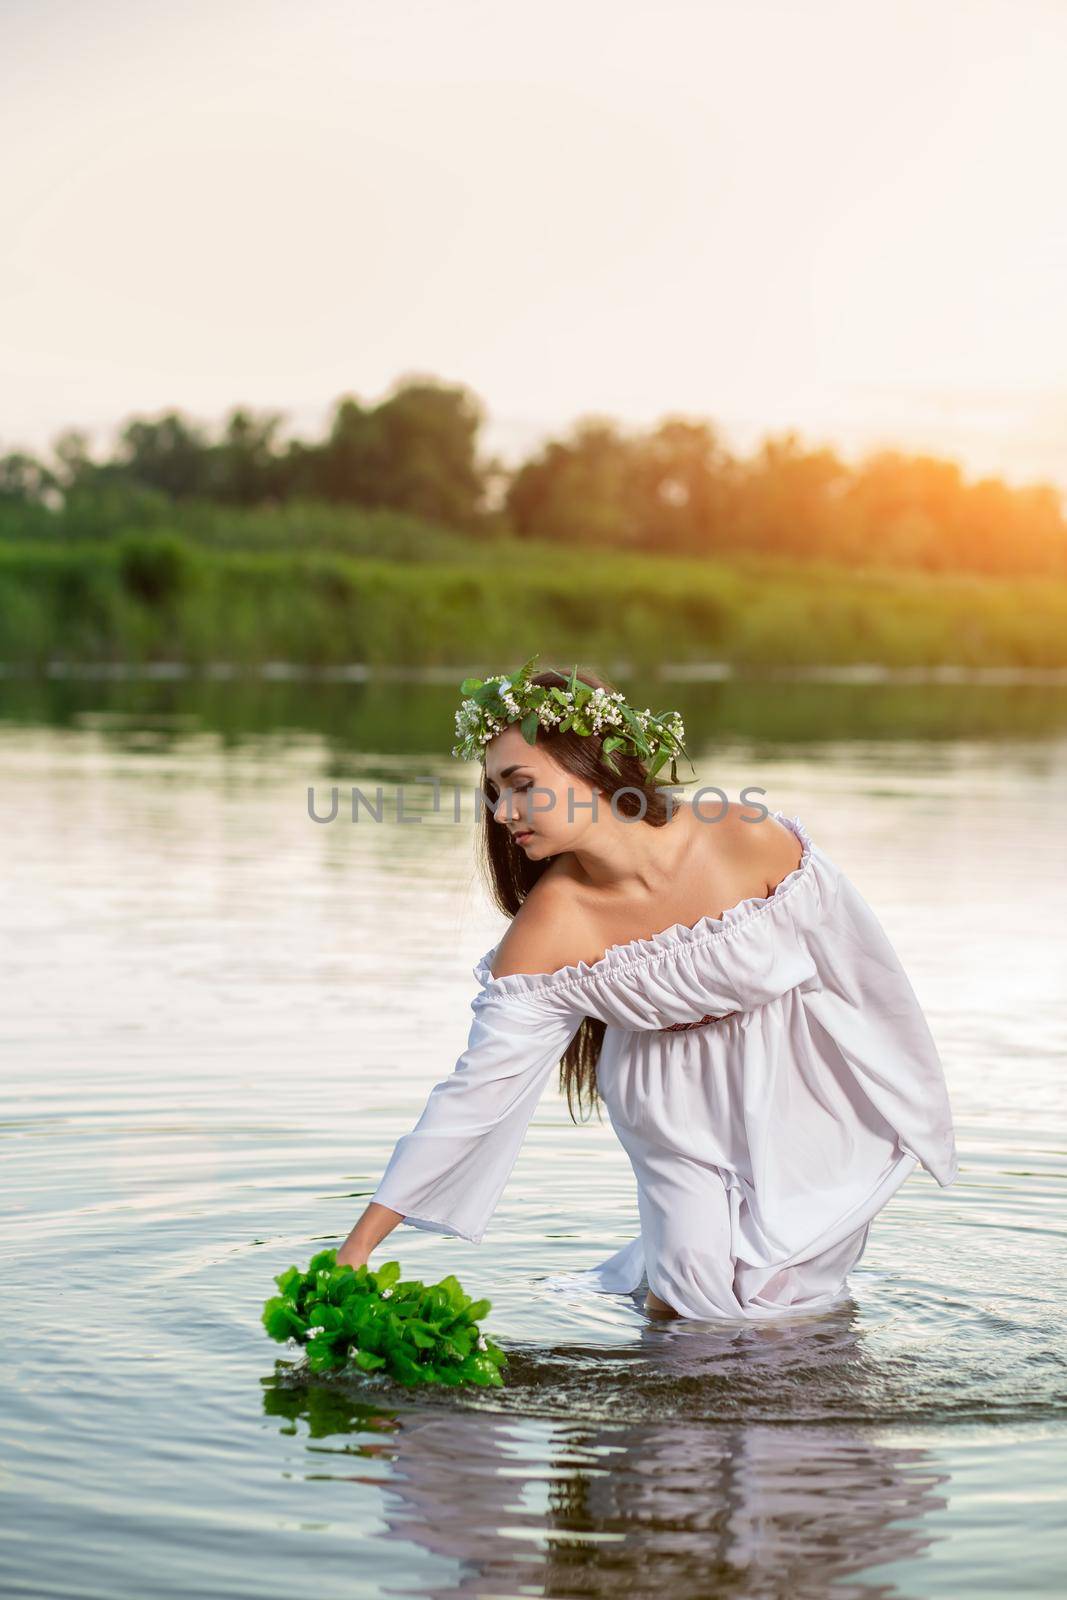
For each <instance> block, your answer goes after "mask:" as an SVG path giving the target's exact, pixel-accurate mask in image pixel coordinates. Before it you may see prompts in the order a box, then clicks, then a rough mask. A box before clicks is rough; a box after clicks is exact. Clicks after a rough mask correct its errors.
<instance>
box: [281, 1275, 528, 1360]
mask: <svg viewBox="0 0 1067 1600" xmlns="http://www.w3.org/2000/svg"><path fill="white" fill-rule="evenodd" d="M274 1281H275V1283H276V1284H277V1285H278V1288H279V1289H280V1290H281V1293H280V1294H277V1295H272V1296H271V1298H270V1299H269V1300H268V1301H267V1303H266V1305H265V1306H264V1307H263V1319H262V1320H263V1326H264V1327H265V1328H266V1330H267V1332H268V1333H269V1334H270V1336H271V1338H272V1339H277V1340H279V1341H280V1342H281V1343H283V1344H284V1343H288V1341H289V1340H290V1339H295V1340H296V1342H297V1343H298V1344H301V1345H304V1346H306V1349H307V1362H308V1366H309V1368H310V1369H311V1371H312V1372H329V1371H335V1370H338V1369H340V1368H342V1367H344V1366H346V1365H347V1364H348V1363H349V1361H353V1362H354V1363H355V1365H356V1366H357V1367H359V1368H360V1369H361V1370H362V1371H363V1372H379V1371H380V1372H384V1373H386V1374H387V1375H388V1376H389V1377H391V1378H395V1379H396V1381H397V1382H398V1383H402V1384H407V1385H409V1386H413V1385H415V1384H420V1383H443V1384H452V1385H457V1384H463V1383H474V1384H478V1385H479V1386H481V1387H482V1388H497V1389H499V1388H502V1387H503V1385H504V1379H503V1376H502V1374H501V1370H500V1369H501V1368H502V1367H503V1366H505V1365H506V1364H507V1356H506V1355H505V1354H504V1352H503V1350H502V1349H501V1348H500V1346H499V1345H498V1344H495V1343H494V1342H493V1340H492V1339H490V1338H489V1337H488V1336H487V1335H486V1334H484V1333H482V1332H481V1330H480V1329H479V1327H478V1323H479V1321H480V1319H481V1318H482V1317H484V1316H485V1315H486V1314H487V1313H488V1311H489V1310H490V1307H491V1304H492V1302H491V1301H489V1300H472V1299H471V1297H470V1295H468V1294H464V1292H463V1289H462V1287H461V1285H460V1282H459V1279H458V1278H456V1277H455V1276H454V1275H453V1274H452V1273H449V1275H448V1277H447V1278H442V1279H441V1281H440V1283H435V1284H431V1285H429V1286H427V1285H426V1284H424V1283H422V1282H421V1280H420V1279H418V1278H410V1279H404V1280H400V1263H399V1261H387V1262H385V1264H384V1266H381V1267H378V1268H376V1269H375V1271H373V1272H372V1271H371V1270H370V1268H369V1267H366V1266H361V1267H351V1266H348V1265H345V1266H342V1267H339V1266H338V1265H337V1251H336V1250H320V1251H319V1253H318V1254H317V1255H314V1256H312V1258H311V1260H310V1261H309V1263H308V1267H307V1271H306V1272H301V1271H300V1268H299V1267H295V1266H293V1267H290V1268H289V1269H288V1271H286V1272H282V1273H279V1275H278V1276H277V1277H276V1278H275V1280H274Z"/></svg>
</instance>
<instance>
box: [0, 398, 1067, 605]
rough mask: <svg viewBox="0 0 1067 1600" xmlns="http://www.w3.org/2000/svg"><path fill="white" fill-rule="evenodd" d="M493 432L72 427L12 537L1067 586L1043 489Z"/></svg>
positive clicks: (436, 404) (428, 415)
mask: <svg viewBox="0 0 1067 1600" xmlns="http://www.w3.org/2000/svg"><path fill="white" fill-rule="evenodd" d="M485 421H486V415H485V411H484V408H483V406H482V404H481V402H480V400H479V399H478V398H477V396H475V395H474V394H473V393H472V392H471V391H470V390H469V389H468V388H466V387H465V386H462V385H451V384H446V383H442V382H438V381H436V380H434V379H427V378H415V379H406V380H403V381H401V382H399V383H398V384H396V385H395V386H394V387H393V389H392V390H391V392H390V393H389V394H387V396H386V397H385V398H384V399H383V400H381V401H380V402H379V403H377V404H370V405H365V404H363V403H362V402H361V401H360V400H359V399H357V398H356V397H355V396H353V395H345V396H343V397H342V398H341V399H339V400H338V401H337V402H336V404H335V406H334V407H333V410H332V414H331V416H330V419H329V422H328V424H327V427H326V430H325V433H324V437H322V438H321V439H317V440H315V439H300V438H295V437H284V435H283V428H284V422H285V417H284V413H281V412H274V411H259V412H257V411H254V410H252V409H250V408H248V407H245V406H236V407H234V408H232V409H231V410H230V412H229V414H228V415H227V416H226V417H225V419H224V420H223V422H222V423H221V424H220V425H218V426H217V427H209V426H205V425H204V424H202V423H199V422H197V421H195V420H193V419H192V418H190V417H188V416H186V415H184V414H183V413H182V412H180V411H178V410H173V409H172V410H168V411H166V412H164V413H162V414H161V415H158V416H154V417H148V416H135V417H133V418H131V419H130V420H128V421H127V422H126V423H125V424H124V425H123V426H122V427H121V429H120V430H119V431H118V432H117V435H116V438H115V440H114V443H113V445H112V447H111V449H110V451H109V453H108V454H106V455H105V456H103V457H99V456H94V455H93V453H92V451H91V449H90V446H89V442H88V438H87V436H86V435H85V434H84V433H82V432H80V431H78V430H77V429H68V430H66V431H65V432H63V433H61V434H60V435H59V436H58V437H57V438H56V440H55V441H54V442H53V445H52V447H51V453H50V455H49V457H48V458H47V459H41V458H39V457H37V456H34V455H31V454H29V453H27V452H25V451H19V450H13V451H9V452H8V453H7V454H5V455H2V456H0V534H2V535H3V536H5V537H7V538H12V537H34V536H35V535H38V534H48V533H52V534H53V535H55V536H58V537H60V538H62V537H64V536H65V534H66V533H67V532H68V531H69V530H70V529H71V528H73V527H75V526H77V527H84V526H85V523H86V517H87V514H91V515H89V521H90V522H91V523H92V524H93V525H94V526H97V527H101V528H103V529H104V530H105V531H106V530H107V529H108V528H114V530H115V531H116V532H117V531H119V530H120V529H121V528H122V527H124V526H126V527H128V526H130V525H131V523H133V524H137V523H138V522H139V521H143V520H145V518H146V517H147V516H148V514H149V513H150V512H154V513H156V514H158V513H159V511H160V509H161V508H166V507H168V506H178V505H181V504H183V503H185V504H197V503H198V504H205V505H213V506H219V507H226V506H232V507H242V508H252V507H264V508H266V507H279V506H285V507H298V506H307V505H309V504H311V503H317V504H332V505H347V506H355V507H360V508H362V509H365V510H389V511H395V512H401V513H405V514H407V515H410V516H415V517H419V518H423V519H425V520H426V521H427V522H430V523H435V524H438V525H439V526H441V527H444V528H447V529H451V530H455V531H457V532H460V533H462V534H464V535H466V536H469V537H470V538H471V539H473V540H478V539H481V540H484V541H486V542H492V543H494V545H495V544H497V543H499V542H500V541H509V540H512V541H531V540H536V541H538V542H539V543H545V544H549V545H551V544H559V545H565V546H566V547H567V548H568V549H573V548H575V547H579V548H587V549H589V550H597V551H605V552H611V551H616V552H626V553H631V554H635V553H640V554H665V555H666V554H669V555H675V556H687V557H695V558H701V557H726V556H738V555H747V554H753V555H760V556H770V557H778V558H789V559H790V560H795V561H810V560H827V561H833V562H837V563H843V564H845V565H852V566H890V567H896V568H903V569H908V570H912V571H927V572H945V573H948V572H962V573H976V574H987V575H1010V574H1015V575H1024V574H1031V575H1034V574H1044V575H1049V576H1065V575H1067V520H1065V515H1064V501H1063V496H1062V493H1061V491H1060V490H1059V489H1058V488H1057V487H1056V486H1054V485H1052V484H1049V483H1038V484H1033V485H1028V486H1024V487H1013V486H1009V485H1007V484H1005V483H1004V482H1003V481H1001V480H1000V479H998V478H995V477H985V478H981V479H979V480H977V481H969V480H968V479H967V478H966V477H965V476H964V474H963V472H962V470H961V468H960V467H959V466H958V465H957V464H956V463H955V462H952V461H949V460H943V459H940V458H938V457H935V456H930V455H924V454H908V453H905V452H902V451H897V450H879V451H874V452H871V453H869V454H867V455H866V456H865V457H863V458H862V459H861V460H860V461H859V462H858V463H855V464H850V463H847V462H845V461H843V460H842V459H841V457H840V456H839V455H838V454H837V453H836V451H835V450H833V449H832V448H829V447H826V446H820V447H814V448H813V447H810V446H807V445H805V444H803V443H802V441H801V440H800V438H799V436H798V435H797V433H796V432H794V431H788V432H785V433H783V434H779V435H768V436H766V437H765V438H764V439H763V441H762V443H761V444H760V445H759V446H758V447H757V448H756V449H755V450H754V451H753V452H752V453H751V454H749V455H747V456H745V455H739V454H736V453H735V452H733V451H731V450H730V449H729V448H728V447H727V445H726V444H725V442H724V440H723V438H722V436H721V433H720V431H719V430H718V429H717V428H716V427H715V425H714V424H713V423H712V422H711V421H708V420H706V419H702V418H692V417H682V416H666V417H664V418H663V419H662V420H660V421H659V422H658V423H656V424H655V425H653V426H651V427H648V428H624V427H623V426H622V425H620V424H619V423H618V422H616V421H615V420H613V419H611V418H608V417H601V416H585V417H583V418H581V419H579V420H578V421H577V422H576V423H575V424H574V425H573V426H572V427H571V428H570V430H569V431H567V432H566V433H564V434H562V435H561V436H560V437H558V438H550V439H548V440H546V441H545V442H544V443H543V444H542V445H541V446H540V447H539V448H538V449H537V450H536V451H534V452H533V453H531V454H530V455H529V456H528V457H527V459H525V460H523V461H521V462H519V463H518V464H516V465H514V466H511V467H508V466H505V464H504V463H503V462H502V461H500V460H499V458H497V457H490V456H487V455H486V454H485V453H484V452H483V449H482V445H481V433H482V429H483V427H484V424H485ZM380 553H381V556H382V557H383V558H386V559H387V558H388V556H389V553H390V552H389V550H388V548H387V547H386V545H385V544H383V548H382V550H381V552H380Z"/></svg>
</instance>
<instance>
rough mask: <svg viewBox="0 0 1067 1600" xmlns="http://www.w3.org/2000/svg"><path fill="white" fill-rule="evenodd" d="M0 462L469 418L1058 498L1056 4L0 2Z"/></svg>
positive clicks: (1064, 336)
mask: <svg viewBox="0 0 1067 1600" xmlns="http://www.w3.org/2000/svg"><path fill="white" fill-rule="evenodd" d="M0 63H2V65H0V84H2V94H0V151H2V155H0V162H2V163H3V169H4V170H3V174H2V177H3V218H4V226H3V235H4V244H3V248H2V251H0V352H2V356H0V362H2V377H0V451H3V450H6V449H11V448H14V447H16V446H23V447H29V448H32V449H43V448H44V447H45V446H46V445H47V444H48V443H49V442H50V441H51V440H52V438H54V436H55V434H56V433H57V432H58V431H59V430H60V429H61V428H63V427H65V426H68V425H78V426H81V427H84V428H86V429H87V430H88V431H90V432H91V433H94V434H95V436H96V437H97V438H98V439H99V440H100V441H101V442H103V441H104V440H106V439H108V438H109V437H110V433H111V429H112V428H113V426H114V425H115V424H116V423H117V422H119V421H120V420H121V419H122V418H124V417H127V416H128V415H129V414H130V413H132V412H142V413H145V412H147V413H151V412H154V411H157V410H159V409H160V408H162V407H164V406H170V405H176V406H179V407H181V408H182V409H184V410H186V411H188V412H189V413H190V414H192V415H194V416H197V417H199V418H201V419H203V420H205V421H212V422H214V421H217V420H219V419H221V417H222V416H223V414H224V412H225V411H226V410H227V408H228V407H229V406H230V405H231V404H232V403H235V402H243V403H246V404H249V405H253V406H256V407H270V408H272V409H277V410H282V411H284V412H286V413H287V417H288V425H289V427H290V429H291V430H292V431H294V432H303V433H305V434H316V433H318V432H319V431H320V430H321V428H322V426H323V425H324V422H325V419H326V417H327V414H328V411H329V409H330V407H331V405H332V403H333V402H334V401H335V400H336V398H337V397H338V396H339V395H341V394H343V393H354V394H356V395H358V396H360V397H361V398H362V399H364V400H366V401H371V400H375V399H378V398H380V397H381V395H382V394H383V393H384V392H385V391H386V390H387V389H388V388H389V387H390V385H391V384H392V383H393V382H394V381H395V380H396V379H397V378H399V377H401V376H402V375H404V374H407V373H415V372H418V373H430V374H433V375H435V376H438V377H441V378H444V379H447V380H450V381H457V382H463V383H466V384H468V385H469V386H470V387H471V388H472V389H474V390H475V392H476V393H477V394H478V395H479V396H480V397H481V399H482V400H483V402H484V403H485V405H486V407H487V409H488V411H489V413H490V416H491V418H492V426H491V428H490V430H489V433H488V435H487V444H488V445H489V446H491V447H495V448H497V449H498V450H500V451H501V452H502V453H503V454H504V455H505V456H509V457H510V456H513V455H514V454H515V453H516V452H517V451H519V450H522V449H526V448H529V447H530V446H531V445H532V444H533V443H535V442H536V440H537V438H538V437H539V436H540V435H542V434H543V433H545V432H547V431H549V430H552V429H560V428H563V427H566V426H568V425H569V424H570V423H571V422H572V421H573V420H574V419H575V418H577V417H578V416H581V415H585V414H589V413H593V412H597V413H607V414H609V415H614V416H616V417H618V418H620V419H622V420H624V421H632V422H635V423H640V422H649V421H653V420H655V419H656V418H658V417H660V416H662V415H664V414H666V413H668V412H681V413H685V414H689V415H699V416H707V417H711V418H712V419H714V420H717V421H718V422H719V423H720V424H722V425H723V426H724V428H725V430H726V432H727V435H728V437H729V438H730V439H731V440H732V442H734V443H735V444H736V445H737V446H738V447H741V448H748V447H749V445H750V444H751V443H752V442H753V441H755V440H756V439H757V438H758V437H759V436H760V435H761V434H762V433H763V432H764V431H765V430H769V429H782V428H785V427H788V426H795V427H796V428H797V429H798V431H799V432H800V433H801V434H802V435H803V436H804V438H805V439H806V440H808V441H809V442H812V443H815V442H819V441H823V440H827V441H832V442H834V443H836V444H838V446H839V447H840V448H841V449H842V450H843V452H844V453H845V454H846V455H849V456H851V455H854V454H855V453H856V452H857V451H858V450H859V449H861V448H863V447H865V446H867V445H869V444H877V443H887V442H895V443H898V444H901V445H903V446H905V447H910V448H927V449H932V450H935V451H938V452H940V453H944V454H949V455H954V456H957V457H958V458H959V459H961V460H962V461H964V463H965V464H966V465H967V467H968V469H969V470H983V471H985V470H993V471H1003V472H1005V473H1006V474H1007V475H1009V476H1011V477H1013V478H1016V479H1020V478H1025V477H1027V476H1045V477H1056V478H1057V479H1059V480H1060V481H1061V482H1063V483H1065V484H1067V198H1065V197H1067V185H1065V183H1064V178H1063V168H1064V158H1065V155H1067V94H1065V92H1064V79H1065V67H1067V3H1065V0H914V3H913V0H884V3H881V4H875V3H871V0H805V3H804V4H797V3H796V0H788V3H768V0H693V3H682V0H656V3H655V4H654V5H653V4H646V3H644V0H536V3H534V0H527V3H525V4H522V5H519V4H516V3H510V0H432V3H431V0H374V3H373V4H372V3H367V0H299V3H297V0H291V3H282V0H210V3H207V0H184V3H183V4H181V5H175V4H166V5H165V4H162V3H159V0H137V3H134V0H4V4H3V7H2V9H0Z"/></svg>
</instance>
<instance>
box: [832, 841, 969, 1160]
mask: <svg viewBox="0 0 1067 1600" xmlns="http://www.w3.org/2000/svg"><path fill="white" fill-rule="evenodd" d="M807 940H808V944H809V947H810V948H811V949H812V951H813V953H814V956H815V960H816V965H817V967H818V970H819V980H820V981H819V983H818V984H817V985H814V986H811V987H807V988H806V989H805V990H804V993H803V1004H804V1007H805V1010H806V1013H807V1018H808V1029H809V1035H810V1040H809V1042H810V1043H811V1044H815V1043H817V1041H818V1040H819V1039H821V1040H822V1041H823V1042H824V1043H825V1045H826V1048H827V1052H828V1054H829V1056H830V1058H831V1059H833V1060H835V1061H836V1062H837V1063H838V1064H843V1065H844V1068H845V1069H846V1070H847V1072H848V1073H850V1074H851V1076H852V1078H853V1080H854V1082H855V1083H857V1084H858V1085H859V1087H860V1088H861V1089H862V1091H863V1094H864V1095H865V1096H866V1098H867V1100H868V1101H869V1102H870V1104H871V1105H872V1106H874V1107H875V1109H876V1110H877V1111H878V1112H879V1113H880V1115H881V1116H882V1117H883V1118H884V1119H885V1121H886V1122H888V1123H889V1125H890V1126H891V1127H892V1128H894V1129H895V1130H896V1133H897V1136H898V1138H899V1141H900V1144H901V1147H902V1149H904V1150H905V1151H907V1152H908V1153H909V1154H910V1155H913V1156H915V1157H916V1159H917V1160H918V1161H920V1162H921V1163H922V1165H923V1166H924V1167H925V1168H926V1170H927V1171H928V1172H929V1173H930V1174H931V1176H932V1177H934V1178H935V1179H936V1180H937V1182H938V1184H940V1186H941V1187H942V1188H947V1187H948V1185H949V1184H951V1183H953V1182H954V1181H955V1179H956V1177H957V1176H958V1173H959V1161H958V1157H957V1153H956V1140H955V1128H954V1123H953V1116H952V1107H951V1104H950V1101H949V1094H948V1086H947V1084H946V1080H945V1072H944V1066H943V1063H942V1061H941V1057H940V1054H939V1053H938V1049H937V1045H936V1043H935V1041H934V1037H933V1034H932V1033H931V1030H930V1026H929V1024H928V1022H927V1020H926V1015H925V1013H924V1011H923V1008H922V1006H921V1004H920V1002H919V998H918V996H917V995H916V993H915V990H914V989H913V987H912V985H911V982H910V980H909V978H908V976H907V973H906V972H905V970H904V967H903V965H902V963H901V960H900V957H899V956H898V954H897V952H896V950H895V948H894V946H893V945H892V943H891V942H890V939H889V936H888V934H887V933H886V931H885V929H884V927H883V926H882V924H881V922H880V921H879V919H878V917H877V915H876V914H875V912H874V910H873V909H872V907H871V906H870V905H869V904H868V902H867V901H866V899H865V898H864V897H863V895H862V894H861V893H860V891H859V889H858V888H857V887H856V885H855V884H854V883H852V881H851V880H850V879H849V878H848V877H847V876H846V875H845V874H844V873H842V872H839V873H838V874H837V878H836V893H835V896H834V900H833V904H832V906H831V914H830V915H829V916H828V917H827V918H826V919H825V920H824V921H823V922H822V923H821V925H820V926H819V927H818V928H812V929H810V930H809V931H808V934H807Z"/></svg>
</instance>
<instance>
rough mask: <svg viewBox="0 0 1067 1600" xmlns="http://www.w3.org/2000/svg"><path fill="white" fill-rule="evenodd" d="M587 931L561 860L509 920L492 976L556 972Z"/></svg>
mask: <svg viewBox="0 0 1067 1600" xmlns="http://www.w3.org/2000/svg"><path fill="white" fill-rule="evenodd" d="M587 932H588V929H587V927H586V921H585V917H584V915H583V912H582V910H581V908H580V906H579V904H578V901H577V897H576V895H575V893H574V883H573V880H572V878H571V876H570V874H569V872H568V871H567V870H566V867H565V859H564V858H562V857H561V858H560V859H559V861H558V862H554V863H553V864H552V866H551V867H550V868H549V870H548V871H547V872H546V873H544V875H543V876H542V877H541V878H539V879H538V881H537V882H536V883H535V884H534V887H533V888H532V889H531V890H530V893H529V894H528V895H527V896H526V899H525V900H524V901H523V903H522V905H521V906H520V907H519V909H518V911H516V913H515V915H514V916H513V917H512V919H511V923H510V926H509V927H508V931H507V933H506V934H505V935H504V937H503V939H502V940H501V941H500V946H499V948H498V950H497V952H496V959H495V960H494V962H493V967H492V976H493V977H494V978H504V977H508V976H510V975H511V974H513V973H518V972H526V973H538V974H541V973H548V972H557V971H558V970H559V968H560V967H564V966H567V965H568V964H569V962H570V959H571V958H570V956H569V954H568V952H571V951H573V950H575V949H577V948H579V947H580V946H581V943H582V938H583V935H584V934H587Z"/></svg>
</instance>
